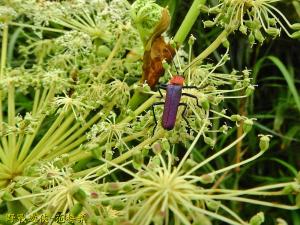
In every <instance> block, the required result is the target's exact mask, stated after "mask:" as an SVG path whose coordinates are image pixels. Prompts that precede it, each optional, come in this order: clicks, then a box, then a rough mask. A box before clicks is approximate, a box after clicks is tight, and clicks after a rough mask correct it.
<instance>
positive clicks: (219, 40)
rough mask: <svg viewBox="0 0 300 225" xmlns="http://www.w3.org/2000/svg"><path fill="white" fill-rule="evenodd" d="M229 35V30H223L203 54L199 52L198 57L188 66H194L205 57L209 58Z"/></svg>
mask: <svg viewBox="0 0 300 225" xmlns="http://www.w3.org/2000/svg"><path fill="white" fill-rule="evenodd" d="M230 33H231V31H229V30H224V31H223V32H222V33H221V34H220V35H219V36H218V37H217V38H216V40H214V42H213V43H211V44H210V45H209V46H208V47H207V48H206V49H205V50H204V51H203V52H201V54H200V55H198V56H197V57H196V58H195V59H194V60H193V61H192V62H191V63H190V65H188V66H191V65H193V66H196V65H198V64H199V63H201V61H202V60H203V59H205V58H206V57H207V56H209V55H210V54H211V53H213V52H214V51H215V50H216V49H217V48H218V47H219V46H220V45H221V44H222V43H223V41H224V39H225V38H226V37H227V36H228V35H229V34H230Z"/></svg>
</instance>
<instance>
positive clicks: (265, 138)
mask: <svg viewBox="0 0 300 225" xmlns="http://www.w3.org/2000/svg"><path fill="white" fill-rule="evenodd" d="M270 137H271V136H270V135H260V140H259V148H260V150H261V151H266V150H268V148H269V143H270Z"/></svg>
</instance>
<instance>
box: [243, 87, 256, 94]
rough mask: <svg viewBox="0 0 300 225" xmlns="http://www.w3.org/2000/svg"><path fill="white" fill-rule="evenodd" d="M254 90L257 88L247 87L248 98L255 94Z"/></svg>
mask: <svg viewBox="0 0 300 225" xmlns="http://www.w3.org/2000/svg"><path fill="white" fill-rule="evenodd" d="M254 90H255V87H254V86H253V85H249V86H248V87H247V89H246V93H245V94H246V95H247V96H250V95H252V94H253V92H254Z"/></svg>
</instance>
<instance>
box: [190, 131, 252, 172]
mask: <svg viewBox="0 0 300 225" xmlns="http://www.w3.org/2000/svg"><path fill="white" fill-rule="evenodd" d="M246 135H247V133H244V134H243V135H242V136H241V137H239V138H238V139H236V140H235V141H234V142H232V143H231V144H230V145H228V146H226V147H225V148H223V149H222V150H220V151H218V152H217V153H215V154H214V155H212V156H210V157H209V158H207V159H206V160H204V161H203V162H201V163H200V164H198V165H197V166H195V167H194V168H193V169H191V170H190V171H189V172H187V173H186V174H185V175H189V174H191V173H193V172H194V171H196V170H197V169H199V168H200V167H202V166H204V165H205V164H207V163H208V162H210V161H211V160H213V159H215V158H217V157H218V156H219V155H222V154H223V153H225V152H226V151H228V150H230V149H231V148H232V147H233V146H234V145H236V144H237V143H239V142H240V141H241V140H243V138H244V137H245V136H246Z"/></svg>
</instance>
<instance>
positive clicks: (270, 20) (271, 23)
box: [268, 18, 277, 26]
mask: <svg viewBox="0 0 300 225" xmlns="http://www.w3.org/2000/svg"><path fill="white" fill-rule="evenodd" d="M268 22H269V24H270V26H275V25H276V24H277V22H276V19H275V18H268Z"/></svg>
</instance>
